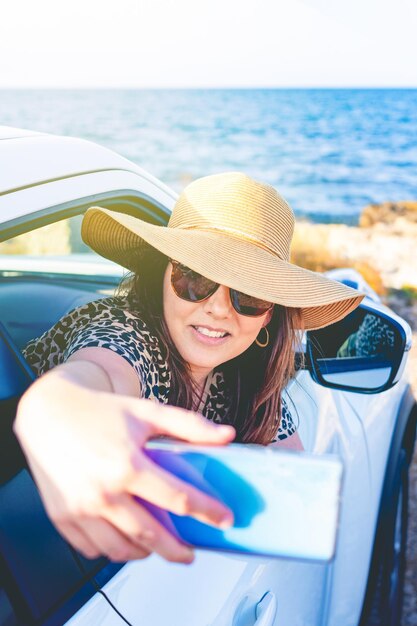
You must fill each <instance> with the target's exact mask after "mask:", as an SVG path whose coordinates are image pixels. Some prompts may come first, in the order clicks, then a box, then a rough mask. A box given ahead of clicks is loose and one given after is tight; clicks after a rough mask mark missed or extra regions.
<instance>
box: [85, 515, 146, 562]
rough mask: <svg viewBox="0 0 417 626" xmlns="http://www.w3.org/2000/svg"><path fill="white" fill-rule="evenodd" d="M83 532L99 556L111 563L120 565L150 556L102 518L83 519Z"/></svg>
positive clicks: (144, 549)
mask: <svg viewBox="0 0 417 626" xmlns="http://www.w3.org/2000/svg"><path fill="white" fill-rule="evenodd" d="M80 524H81V525H82V529H83V532H84V533H85V534H86V535H87V536H88V537H89V538H90V539H91V537H94V543H95V544H96V545H97V546H98V548H99V551H100V554H103V555H105V556H107V557H108V558H109V559H110V560H111V561H115V562H118V563H122V562H124V561H130V560H133V559H144V558H146V557H147V556H149V554H150V550H148V549H147V548H146V547H145V546H140V545H138V544H134V543H133V542H132V541H130V540H129V539H128V538H127V537H126V536H125V535H123V533H121V532H120V531H119V530H118V529H117V528H115V527H114V526H113V525H112V524H110V523H109V522H108V521H107V520H105V519H103V518H89V519H83V520H82V522H80Z"/></svg>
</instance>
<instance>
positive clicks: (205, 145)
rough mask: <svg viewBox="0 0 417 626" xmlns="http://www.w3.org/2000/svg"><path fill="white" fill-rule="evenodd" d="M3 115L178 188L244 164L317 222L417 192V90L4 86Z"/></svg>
mask: <svg viewBox="0 0 417 626" xmlns="http://www.w3.org/2000/svg"><path fill="white" fill-rule="evenodd" d="M0 125H6V126H16V127H20V128H28V129H31V130H37V131H42V132H48V133H57V134H63V135H71V136H76V137H83V138H85V139H89V140H91V141H94V142H97V143H99V144H102V145H104V146H106V147H108V148H111V149H112V150H115V151H116V152H118V153H120V154H122V155H123V156H125V157H127V158H128V159H131V160H132V161H134V162H135V163H137V164H138V165H140V166H141V167H143V168H144V169H146V170H147V171H149V172H150V173H152V174H153V175H154V176H156V177H157V178H159V179H161V180H162V181H163V182H164V183H166V184H167V185H169V186H171V187H173V188H174V189H175V190H176V191H180V190H181V189H182V188H183V187H184V185H185V184H187V183H188V182H189V181H191V180H193V179H194V178H197V177H200V176H204V175H207V174H213V173H217V172H222V171H232V170H235V171H236V170H239V171H243V172H246V173H248V174H249V175H251V176H253V177H255V178H258V179H259V180H262V181H265V182H268V183H270V184H272V185H274V186H275V187H276V188H277V189H278V190H279V192H280V193H281V194H282V195H283V196H284V197H285V198H286V199H287V200H288V202H289V203H290V204H291V206H292V207H293V209H294V211H295V213H296V215H297V216H298V217H305V218H308V219H310V220H312V221H317V222H342V223H347V224H356V223H357V221H358V217H359V215H360V213H361V211H362V209H363V207H364V206H366V205H368V204H370V203H379V202H384V201H401V200H417V89H191V90H190V89H170V90H156V89H152V90H146V89H145V90H143V89H138V90H133V89H129V90H121V89H114V90H106V89H99V90H23V89H22V90H0Z"/></svg>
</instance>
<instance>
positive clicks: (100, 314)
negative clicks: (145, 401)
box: [23, 296, 296, 439]
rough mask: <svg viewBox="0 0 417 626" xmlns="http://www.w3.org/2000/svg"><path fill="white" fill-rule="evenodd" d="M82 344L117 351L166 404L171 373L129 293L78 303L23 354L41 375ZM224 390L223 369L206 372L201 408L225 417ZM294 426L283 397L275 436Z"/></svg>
mask: <svg viewBox="0 0 417 626" xmlns="http://www.w3.org/2000/svg"><path fill="white" fill-rule="evenodd" d="M86 347H100V348H107V349H109V350H113V351H114V352H116V353H117V354H120V355H121V356H122V357H123V358H124V359H126V360H127V361H128V363H129V364H130V365H131V366H132V367H133V368H134V369H135V371H136V373H137V375H138V376H139V380H140V382H141V386H142V389H143V393H144V397H145V398H150V399H154V400H157V401H159V402H162V403H164V404H167V403H168V395H169V389H170V382H171V374H170V371H169V368H168V364H167V362H166V360H165V359H164V357H163V356H162V353H161V350H160V348H159V345H158V340H157V338H156V337H155V336H154V335H153V334H152V332H151V330H150V329H149V327H148V326H147V325H146V324H145V322H144V321H143V320H142V319H141V318H140V317H139V314H138V312H137V311H136V310H132V307H131V306H130V302H129V299H128V297H126V296H118V297H109V298H103V299H100V300H96V301H94V302H90V303H88V304H85V305H82V306H80V307H78V308H76V309H74V310H73V311H71V312H70V313H68V314H67V315H65V316H64V317H62V318H61V319H60V320H59V321H58V322H57V323H56V324H55V325H54V326H53V327H52V328H50V329H49V330H47V331H46V332H45V333H44V334H43V335H42V336H41V337H38V338H37V339H33V340H32V341H30V342H29V343H28V344H27V346H26V347H25V348H24V350H23V355H24V356H25V358H26V360H27V361H28V363H29V365H30V366H31V367H32V369H33V370H34V372H35V373H36V374H37V375H38V376H40V375H41V374H43V373H44V372H46V371H48V370H49V369H51V368H53V367H55V366H56V365H59V364H61V363H63V362H64V361H66V359H68V357H69V356H70V355H71V354H73V353H74V352H76V351H77V350H79V349H80V348H86ZM227 409H228V401H227V393H226V386H225V384H224V378H223V375H222V372H221V370H215V371H214V372H212V374H211V376H209V378H208V380H207V383H206V387H205V390H204V394H203V398H202V401H201V402H200V406H199V411H200V412H201V413H202V414H203V415H204V416H205V417H206V418H207V419H210V420H213V421H214V422H217V423H222V422H226V421H227ZM295 430H296V428H295V425H294V422H293V420H292V418H291V414H290V412H289V410H288V404H287V402H286V400H285V399H284V398H283V400H282V416H281V421H280V425H279V429H278V432H277V435H276V438H277V439H285V438H287V437H289V436H290V435H292V434H293V433H294V432H295Z"/></svg>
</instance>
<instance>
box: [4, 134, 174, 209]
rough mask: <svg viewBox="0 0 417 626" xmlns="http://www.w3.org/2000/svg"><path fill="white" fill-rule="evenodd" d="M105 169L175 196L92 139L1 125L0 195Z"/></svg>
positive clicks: (140, 169) (139, 169) (134, 165)
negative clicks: (136, 177) (134, 176)
mask: <svg viewBox="0 0 417 626" xmlns="http://www.w3.org/2000/svg"><path fill="white" fill-rule="evenodd" d="M108 170H123V171H125V172H126V171H127V172H134V173H135V174H139V176H141V177H142V178H145V179H147V180H149V181H150V182H152V183H154V184H156V185H157V186H158V187H159V189H162V190H163V191H165V192H166V193H168V195H169V196H171V197H172V198H173V199H175V197H176V196H175V193H174V192H173V191H172V190H171V189H169V187H167V186H165V185H163V184H162V183H161V182H160V181H159V180H157V179H156V178H155V177H153V176H151V175H150V174H149V173H148V172H146V171H145V170H143V169H142V168H141V167H139V166H138V165H136V164H134V163H132V162H131V161H129V160H128V159H125V158H124V157H122V156H120V155H119V154H116V153H115V152H113V151H112V150H109V149H108V148H104V147H103V146H100V145H98V144H95V143H93V142H91V141H87V140H85V139H78V138H75V137H64V136H60V135H51V134H48V133H38V132H33V131H29V130H25V129H20V128H11V127H8V126H0V194H5V193H6V194H7V193H8V192H13V191H17V190H19V189H25V188H27V187H32V186H36V185H39V184H42V183H46V182H49V181H53V180H59V179H62V178H70V177H72V176H79V175H83V174H88V173H91V172H100V171H108Z"/></svg>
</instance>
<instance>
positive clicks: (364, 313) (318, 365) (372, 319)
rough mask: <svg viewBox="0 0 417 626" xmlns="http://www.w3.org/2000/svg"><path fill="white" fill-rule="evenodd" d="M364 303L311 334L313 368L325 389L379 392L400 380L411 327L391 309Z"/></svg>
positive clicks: (309, 349) (309, 352)
mask: <svg viewBox="0 0 417 626" xmlns="http://www.w3.org/2000/svg"><path fill="white" fill-rule="evenodd" d="M364 302H366V304H364V303H362V304H361V305H360V306H359V307H358V308H357V309H355V310H354V311H353V312H352V313H350V314H349V315H348V316H346V317H345V318H344V319H342V320H340V321H339V322H336V323H335V324H332V325H330V326H327V327H326V328H322V329H319V330H313V331H309V332H307V344H306V352H307V359H308V362H309V370H310V373H311V376H312V378H313V380H314V381H315V382H317V383H318V384H319V385H323V386H325V387H330V388H332V389H341V390H345V391H354V392H357V393H379V392H381V391H385V390H386V389H390V388H391V387H392V386H393V385H395V383H396V382H397V381H398V380H399V378H400V375H401V372H402V369H403V367H404V365H405V362H406V360H407V353H408V351H409V350H410V348H411V329H410V327H409V325H408V324H407V322H405V321H404V320H403V319H401V318H400V317H398V316H397V315H395V314H394V313H392V312H391V311H390V310H389V309H387V308H386V307H384V306H382V305H380V304H376V303H374V302H372V303H371V302H370V301H369V300H368V299H365V301H364Z"/></svg>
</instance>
